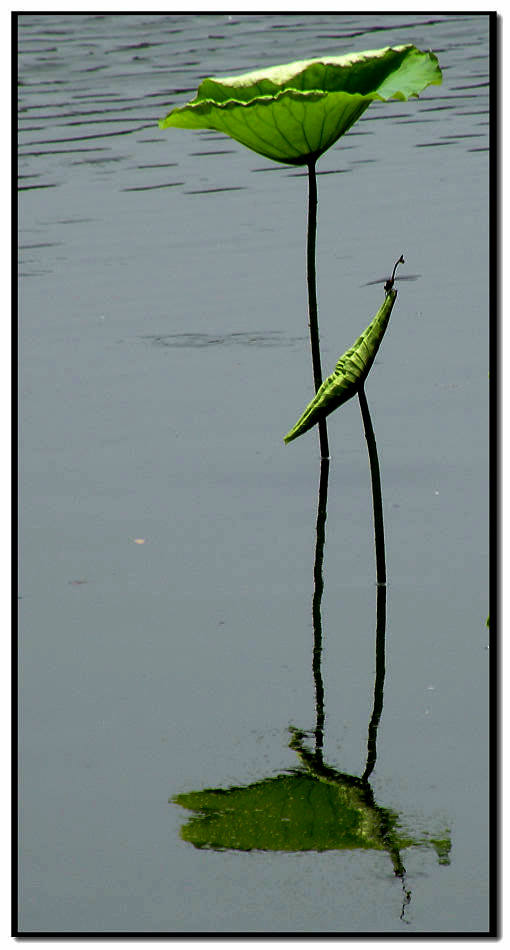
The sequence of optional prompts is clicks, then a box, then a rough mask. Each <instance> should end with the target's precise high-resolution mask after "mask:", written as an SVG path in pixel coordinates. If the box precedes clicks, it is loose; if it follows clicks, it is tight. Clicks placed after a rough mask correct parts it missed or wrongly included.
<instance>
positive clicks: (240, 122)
mask: <svg viewBox="0 0 510 950" xmlns="http://www.w3.org/2000/svg"><path fill="white" fill-rule="evenodd" d="M441 81H442V76H441V70H440V68H439V64H438V60H437V57H436V56H435V54H434V53H431V52H422V51H421V50H419V49H417V48H416V47H415V46H413V45H412V44H408V45H405V46H394V47H389V46H388V47H385V48H384V49H378V50H366V51H365V52H361V53H350V54H349V55H347V56H323V57H321V58H320V59H309V60H302V61H301V62H295V63H288V64H286V65H283V66H273V67H269V68H267V69H260V70H256V71H255V72H250V73H244V74H242V75H240V76H229V77H226V78H216V79H215V78H212V79H204V81H203V82H202V83H201V84H200V86H199V88H198V92H197V94H196V96H195V98H194V99H193V100H192V101H191V102H189V103H188V104H187V105H184V106H180V107H177V108H175V109H172V111H171V112H170V113H169V114H168V115H167V116H166V118H164V119H161V120H160V122H159V126H160V128H161V129H166V128H169V127H170V126H176V127H178V128H184V129H216V130H217V131H218V132H224V133H226V134H227V135H230V136H231V138H233V139H236V141H238V142H241V143H242V144H243V145H246V146H247V147H248V148H251V149H253V151H255V152H259V153H260V154H261V155H265V156H266V157H267V158H271V159H274V160H275V161H277V162H284V163H285V164H290V165H304V164H307V163H309V162H310V161H313V160H315V159H316V158H318V156H319V155H322V153H323V152H325V151H326V149H328V148H329V147H330V146H331V145H333V143H334V142H336V140H337V139H338V138H340V136H341V135H343V134H344V133H345V132H347V130H348V129H350V127H351V126H352V125H353V124H354V122H356V120H357V119H359V117H360V116H361V115H362V114H363V112H365V110H366V109H368V107H369V105H370V104H371V102H373V101H374V100H375V99H379V100H383V101H386V100H388V99H403V100H407V99H409V98H410V97H411V96H418V95H419V94H420V92H422V91H423V90H424V89H425V88H426V87H427V86H429V85H431V84H440V83H441Z"/></svg>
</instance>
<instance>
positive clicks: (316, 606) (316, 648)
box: [312, 458, 329, 758]
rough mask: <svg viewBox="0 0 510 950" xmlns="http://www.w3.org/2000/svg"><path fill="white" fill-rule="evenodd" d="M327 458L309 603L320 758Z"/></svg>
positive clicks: (327, 460)
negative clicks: (310, 608) (311, 597)
mask: <svg viewBox="0 0 510 950" xmlns="http://www.w3.org/2000/svg"><path fill="white" fill-rule="evenodd" d="M328 478H329V459H327V458H322V459H321V477H320V482H319V501H318V505H317V540H316V542H315V562H314V568H313V578H314V590H313V604H312V618H313V662H312V666H313V678H314V682H315V708H316V714H317V717H316V726H315V754H316V756H318V757H320V758H322V748H323V745H324V683H323V680H322V672H321V658H322V619H321V601H322V592H323V590H324V580H323V577H322V563H323V560H324V542H325V538H326V511H327V502H328Z"/></svg>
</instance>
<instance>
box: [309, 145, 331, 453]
mask: <svg viewBox="0 0 510 950" xmlns="http://www.w3.org/2000/svg"><path fill="white" fill-rule="evenodd" d="M315 161H316V159H311V160H310V162H309V163H308V233H307V245H306V264H307V270H306V276H307V284H308V321H309V327H310V345H311V348H312V366H313V379H314V384H315V392H317V390H318V389H319V387H320V385H321V383H322V369H321V354H320V347H319V323H318V319H317V289H316V276H315V246H316V241H317V178H316V175H315ZM319 442H320V449H321V456H322V458H329V445H328V430H327V427H326V420H325V419H321V420H320V421H319Z"/></svg>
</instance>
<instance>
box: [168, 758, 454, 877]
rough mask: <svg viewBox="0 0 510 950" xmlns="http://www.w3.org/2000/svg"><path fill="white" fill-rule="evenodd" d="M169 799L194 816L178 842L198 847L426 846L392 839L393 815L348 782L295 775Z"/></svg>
mask: <svg viewBox="0 0 510 950" xmlns="http://www.w3.org/2000/svg"><path fill="white" fill-rule="evenodd" d="M338 775H340V773H338ZM172 801H173V802H175V803H176V804H177V805H181V806H182V807H184V808H189V809H190V810H191V811H194V812H196V815H195V816H194V817H193V818H191V819H190V821H188V823H187V824H185V825H184V826H183V828H182V829H181V837H182V838H183V839H184V840H185V841H189V842H191V843H192V844H194V845H195V847H197V848H212V849H217V850H220V849H227V848H228V849H232V850H236V851H251V850H259V851H331V850H345V849H349V850H352V849H359V848H363V849H367V848H368V849H374V850H377V851H388V852H390V853H391V854H392V856H395V855H397V852H398V850H399V849H401V848H406V847H410V846H411V845H413V844H424V843H426V842H425V841H424V840H423V839H422V840H420V841H415V840H413V839H412V838H411V837H410V836H404V835H403V834H398V835H397V830H396V824H397V816H396V815H395V814H394V813H393V812H390V811H389V810H388V809H384V808H380V807H378V806H377V805H375V804H374V803H373V799H372V796H371V794H370V792H369V790H368V788H367V787H364V786H363V785H362V783H361V782H360V780H356V779H350V778H349V777H347V776H345V778H343V779H342V780H339V779H338V778H337V779H336V781H326V780H324V779H319V778H316V777H315V776H313V775H311V774H310V773H309V772H301V771H295V772H291V773H289V774H285V775H278V776H277V777H275V778H269V779H265V780H263V781H261V782H256V783H255V784H254V785H248V786H246V787H237V788H229V789H206V790H204V791H201V792H188V793H184V794H181V795H176V796H175V797H174V798H173V799H172ZM430 844H434V847H436V845H442V854H443V857H444V855H445V854H447V852H448V850H449V841H448V840H443V841H441V842H439V841H434V842H432V841H430ZM436 850H437V847H436ZM438 853H439V852H438ZM442 863H444V861H443V862H442Z"/></svg>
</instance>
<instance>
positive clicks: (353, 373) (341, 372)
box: [284, 289, 397, 443]
mask: <svg viewBox="0 0 510 950" xmlns="http://www.w3.org/2000/svg"><path fill="white" fill-rule="evenodd" d="M396 297H397V291H396V290H393V289H392V290H389V291H388V293H387V294H386V297H385V298H384V303H383V304H382V306H381V307H380V308H379V310H378V311H377V313H376V315H375V317H374V319H373V320H372V322H371V323H370V324H369V325H368V327H367V328H366V330H364V331H363V333H362V334H361V336H359V337H358V339H357V340H356V342H355V343H353V345H352V346H351V347H350V349H348V350H346V352H345V353H344V354H343V356H341V357H340V359H339V360H338V363H337V364H336V366H335V369H334V372H333V373H332V374H331V376H328V378H327V379H325V380H324V382H323V383H322V386H321V387H320V388H319V389H318V390H317V393H316V395H315V396H314V398H313V399H312V401H311V403H310V404H309V405H308V406H307V407H306V409H305V411H304V412H303V414H302V415H301V416H300V417H299V419H298V421H297V422H296V425H295V426H294V427H293V428H292V429H291V430H290V432H288V433H287V435H286V436H285V438H284V442H285V443H287V442H292V440H293V439H297V437H298V436H300V435H302V434H303V432H307V431H308V429H311V428H312V426H314V425H316V423H317V422H319V420H320V419H325V418H326V416H329V414H330V413H331V412H333V410H334V409H338V407H339V406H341V405H343V403H344V402H347V400H348V399H351V397H352V396H354V395H355V394H356V393H357V391H358V389H359V388H360V386H362V385H363V383H364V382H365V379H366V378H367V375H368V372H369V370H370V367H371V366H372V363H373V362H374V359H375V356H376V353H377V351H378V349H379V347H380V345H381V340H382V338H383V336H384V334H385V332H386V327H387V326H388V321H389V319H390V315H391V311H392V310H393V304H394V303H395V300H396Z"/></svg>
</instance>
